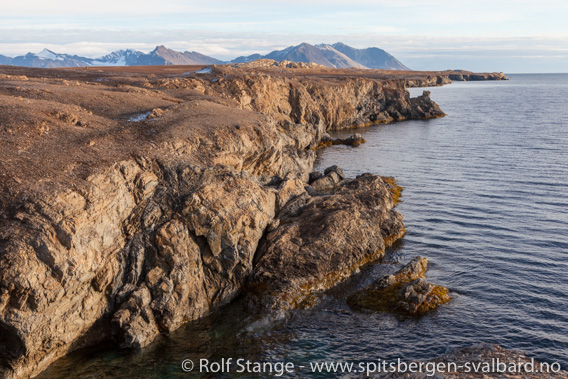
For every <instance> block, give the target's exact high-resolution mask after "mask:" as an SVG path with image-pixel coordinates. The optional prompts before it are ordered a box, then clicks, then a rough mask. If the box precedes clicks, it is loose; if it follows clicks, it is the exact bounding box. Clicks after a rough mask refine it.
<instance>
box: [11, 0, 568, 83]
mask: <svg viewBox="0 0 568 379" xmlns="http://www.w3.org/2000/svg"><path fill="white" fill-rule="evenodd" d="M0 9H1V12H0V54H3V55H7V56H16V55H21V54H25V53H27V52H29V51H31V52H36V53H37V52H39V51H41V50H42V49H43V48H49V49H51V50H53V51H55V52H58V53H71V54H77V55H83V56H88V57H99V56H102V55H104V54H107V53H109V52H111V51H114V50H118V49H124V48H133V49H137V50H141V51H144V52H148V51H151V50H152V49H153V48H154V47H155V46H157V45H165V46H167V47H169V48H171V49H174V50H180V51H198V52H200V53H202V54H206V55H210V56H213V57H215V58H218V59H222V60H229V59H233V58H235V57H237V56H240V55H249V54H253V53H263V54H264V53H268V52H270V51H272V50H276V49H282V48H285V47H287V46H290V45H297V44H299V43H302V42H308V43H312V44H316V43H335V42H344V43H346V44H348V45H351V46H353V47H357V48H365V47H371V46H373V47H380V48H382V49H385V50H386V51H388V52H389V53H391V54H393V55H394V56H395V57H396V58H398V59H399V60H400V61H402V63H404V64H405V65H406V66H408V67H410V68H411V69H415V70H444V69H458V68H461V69H467V70H472V71H491V72H493V71H503V72H506V73H523V72H568V26H566V25H567V24H568V21H567V20H568V1H566V0H561V1H555V0H539V1H535V0H532V1H526V0H515V1H510V0H476V1H470V0H451V1H448V0H428V1H425V0H388V1H386V0H373V1H371V0H349V1H345V0H343V1H337V0H303V1H301V0H286V1H278V2H271V1H267V0H264V1H258V0H239V1H225V0H218V1H207V0H201V1H187V0H185V1H184V0H160V1H156V0H96V1H93V0H91V1H77V0H72V1H71V0H57V1H45V0H42V1H37V0H16V1H14V0H0Z"/></svg>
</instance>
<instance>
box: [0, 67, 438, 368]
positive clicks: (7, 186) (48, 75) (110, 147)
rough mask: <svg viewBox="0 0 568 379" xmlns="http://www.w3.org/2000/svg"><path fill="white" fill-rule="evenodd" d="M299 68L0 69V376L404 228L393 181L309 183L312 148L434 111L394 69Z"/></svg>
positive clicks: (134, 335) (346, 267) (349, 266)
mask: <svg viewBox="0 0 568 379" xmlns="http://www.w3.org/2000/svg"><path fill="white" fill-rule="evenodd" d="M295 70H296V69H286V68H277V69H265V70H256V69H247V68H231V67H223V68H214V69H213V70H211V72H209V71H206V72H205V73H203V74H201V73H197V72H196V71H192V72H183V73H172V72H165V71H156V72H155V73H152V74H148V73H144V74H140V73H137V72H136V71H132V72H128V71H126V72H125V71H118V72H111V71H94V72H93V71H92V70H91V71H89V70H66V71H60V70H27V71H26V70H24V69H16V68H13V69H4V70H3V72H2V73H0V75H1V76H0V78H1V79H2V82H1V85H0V104H1V105H0V107H1V109H2V110H1V112H0V126H1V128H0V134H1V138H0V141H1V142H0V144H1V149H0V178H1V181H0V333H1V336H2V338H1V339H0V376H2V377H6V378H11V377H25V376H29V375H32V376H33V375H35V374H37V373H39V372H40V371H41V370H43V369H44V368H45V367H47V365H49V364H50V363H51V362H53V361H54V360H56V359H57V358H59V357H61V356H62V355H65V354H66V353H68V352H70V351H72V350H75V349H77V348H81V347H84V346H89V345H93V344H96V343H99V342H101V341H105V340H113V341H116V342H117V343H119V344H122V345H123V346H128V347H143V346H145V345H147V344H148V343H150V342H151V341H152V340H153V339H154V338H155V337H156V336H157V335H158V334H159V333H165V332H169V331H172V330H175V329H176V328H178V327H179V326H180V325H182V324H183V323H185V322H188V321H190V320H194V319H196V318H199V317H201V316H203V315H205V314H207V313H208V312H210V311H211V310H213V309H215V308H216V307H218V306H220V305H221V304H224V303H226V302H228V301H231V300H232V299H233V298H234V297H235V296H236V295H237V294H239V293H241V292H242V290H243V288H245V286H246V287H247V288H250V289H254V290H251V295H250V296H251V303H255V304H260V305H261V306H263V307H274V306H278V304H280V305H281V306H290V304H293V303H295V302H296V303H297V302H300V301H304V300H306V299H307V298H308V297H309V296H310V295H311V294H312V293H313V291H320V290H323V289H326V288H329V287H330V286H332V285H334V284H335V283H336V282H337V281H338V280H340V279H341V278H343V277H345V276H347V275H349V274H350V273H351V272H352V271H353V270H355V269H357V268H358V267H359V266H360V265H361V264H363V263H365V262H367V261H369V260H371V259H376V258H377V257H380V256H381V254H382V252H383V251H384V248H385V246H387V245H388V244H389V243H392V241H394V240H395V239H396V238H399V237H401V236H402V234H403V233H404V228H403V226H402V217H401V216H400V214H398V212H396V211H395V210H393V209H392V208H393V206H394V200H393V194H395V193H396V190H395V191H394V192H393V184H389V182H388V181H385V180H383V179H381V178H380V177H377V176H373V175H366V176H362V177H360V178H357V179H353V180H348V179H346V178H344V177H343V178H342V177H340V175H339V174H338V172H337V170H335V171H333V172H331V173H330V172H328V173H327V175H326V177H329V178H331V179H326V180H324V181H322V182H319V184H316V183H314V181H313V180H312V181H310V179H309V176H308V173H309V172H310V171H311V167H312V164H313V161H314V158H315V152H314V148H315V147H317V146H318V144H319V142H320V140H321V138H322V136H324V135H325V132H326V131H328V130H333V129H341V128H348V127H356V126H361V125H366V124H369V123H373V122H388V121H399V120H405V119H421V118H430V117H439V116H442V115H443V113H442V112H441V110H440V109H439V108H438V106H437V105H436V104H435V103H434V102H432V101H431V100H430V98H429V96H428V93H425V94H424V95H422V96H420V97H418V98H416V99H411V98H410V97H409V94H408V92H407V91H406V90H405V82H404V81H403V80H393V81H388V80H387V81H385V80H380V79H379V78H376V77H373V76H372V75H371V76H370V77H366V78H361V77H349V76H345V75H344V74H341V75H336V76H332V77H329V76H326V75H324V74H321V73H318V72H317V71H313V70H312V71H310V72H307V71H306V70H304V69H297V70H296V71H295ZM308 71H309V70H308ZM312 179H313V177H312ZM320 180H323V179H320ZM326 183H327V184H326ZM351 223H352V224H351ZM306 225H311V227H320V228H321V230H319V231H318V233H317V234H316V233H315V232H314V231H313V230H311V229H310V228H308V227H306ZM347 225H350V226H349V229H348V230H347V233H345V227H346V226H347ZM328 238H330V239H331V240H333V241H335V242H336V243H337V245H336V250H334V253H333V254H332V255H331V256H329V257H328V258H326V255H325V254H324V252H325V251H326V249H327V248H326V246H325V244H323V243H322V241H323V239H328ZM299 241H302V242H299ZM345 249H349V250H352V251H353V253H349V254H344V251H345ZM294 252H296V253H294ZM300 253H302V254H307V255H305V256H304V257H302V256H300ZM326 259H327V260H326ZM288 265H293V266H294V267H296V270H295V271H293V272H291V273H289V276H288V277H287V278H286V280H284V278H283V275H284V273H283V272H282V271H283V270H284V269H285V268H286V267H287V266H288ZM307 273H309V274H307ZM302 275H304V276H305V277H304V278H300V276H302ZM281 278H282V280H281ZM312 279H313V280H312ZM261 289H263V290H266V289H274V291H272V295H271V296H267V294H268V293H269V292H266V291H260V290H261ZM291 298H294V299H295V300H293V301H292V300H290V299H291ZM282 299H284V301H281V300H282Z"/></svg>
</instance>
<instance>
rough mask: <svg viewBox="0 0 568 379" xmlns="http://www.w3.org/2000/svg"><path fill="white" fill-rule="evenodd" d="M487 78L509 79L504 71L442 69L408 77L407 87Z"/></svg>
mask: <svg viewBox="0 0 568 379" xmlns="http://www.w3.org/2000/svg"><path fill="white" fill-rule="evenodd" d="M486 80H509V78H507V76H506V75H505V74H504V73H502V72H491V73H473V72H471V71H464V70H455V71H452V70H449V71H440V72H437V73H421V75H417V76H415V77H409V78H408V79H406V85H407V87H438V86H443V85H446V84H450V83H451V82H452V81H457V82H467V81H486Z"/></svg>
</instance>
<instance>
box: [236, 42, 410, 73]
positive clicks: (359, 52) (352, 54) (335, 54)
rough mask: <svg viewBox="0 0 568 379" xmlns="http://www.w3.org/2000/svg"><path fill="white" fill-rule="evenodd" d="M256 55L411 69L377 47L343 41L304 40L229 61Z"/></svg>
mask: <svg viewBox="0 0 568 379" xmlns="http://www.w3.org/2000/svg"><path fill="white" fill-rule="evenodd" d="M256 59H274V60H275V61H284V60H286V61H292V62H304V63H310V62H311V63H317V64H321V65H323V66H327V67H333V68H351V67H355V68H378V69H383V70H409V68H408V67H406V66H405V65H403V64H402V63H401V62H400V61H399V60H398V59H396V58H395V57H393V56H392V55H390V54H389V53H387V52H386V51H384V50H382V49H379V48H377V47H369V48H366V49H355V48H353V47H351V46H347V45H346V44H344V43H341V42H338V43H335V44H333V45H328V44H320V45H315V46H314V45H310V44H309V43H302V44H300V45H298V46H290V47H287V48H286V49H284V50H276V51H273V52H271V53H269V54H266V55H260V54H253V55H249V56H248V57H238V58H236V59H234V60H232V61H231V62H230V63H245V62H250V61H253V60H256Z"/></svg>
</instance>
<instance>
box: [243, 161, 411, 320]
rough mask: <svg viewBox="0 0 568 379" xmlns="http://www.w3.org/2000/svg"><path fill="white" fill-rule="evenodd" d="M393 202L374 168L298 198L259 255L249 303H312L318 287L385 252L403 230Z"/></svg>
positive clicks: (271, 229)
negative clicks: (322, 190) (324, 191)
mask: <svg viewBox="0 0 568 379" xmlns="http://www.w3.org/2000/svg"><path fill="white" fill-rule="evenodd" d="M333 174H335V175H337V176H338V174H337V171H336V170H334V169H332V170H330V171H329V172H328V174H327V175H333ZM326 177H329V176H326ZM324 178H325V177H324ZM320 180H322V179H318V180H317V181H320ZM317 181H316V183H317ZM312 185H313V184H312ZM393 207H394V202H393V200H392V198H391V194H390V191H389V189H388V187H387V185H386V184H385V183H384V182H383V180H382V179H381V178H380V177H378V176H376V175H372V174H364V175H361V176H359V177H357V178H356V179H352V180H347V181H345V182H344V183H342V184H341V185H340V186H339V187H338V188H335V189H333V190H332V191H331V192H328V193H324V194H322V193H318V194H313V195H310V194H308V193H305V194H303V195H301V196H298V197H296V198H294V199H293V200H292V201H290V202H289V203H288V204H287V205H286V206H285V207H284V208H283V209H282V211H281V212H280V213H279V215H278V217H277V218H276V220H275V222H273V223H272V224H271V225H270V227H269V229H268V231H267V234H266V237H265V239H264V240H263V241H262V243H261V246H260V247H259V249H258V252H257V254H256V256H255V268H254V271H253V273H252V275H251V277H250V279H249V281H248V289H249V292H250V303H251V304H253V305H256V306H260V307H263V308H269V309H274V308H284V309H285V308H296V307H305V306H309V305H310V303H311V301H312V300H313V294H314V293H316V292H318V291H321V290H325V289H328V288H330V287H332V286H333V285H335V284H336V283H337V282H339V281H340V280H342V279H343V278H345V277H347V276H349V275H351V273H352V272H353V271H355V270H356V269H358V268H359V267H360V266H362V265H363V264H365V263H367V262H369V261H372V260H376V259H379V258H381V257H382V256H383V255H384V252H385V247H387V246H389V245H390V244H392V243H393V242H394V241H395V240H397V239H398V238H400V237H402V236H403V234H404V226H403V223H402V216H401V214H400V213H398V212H397V211H396V210H394V209H393Z"/></svg>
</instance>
